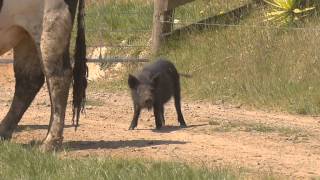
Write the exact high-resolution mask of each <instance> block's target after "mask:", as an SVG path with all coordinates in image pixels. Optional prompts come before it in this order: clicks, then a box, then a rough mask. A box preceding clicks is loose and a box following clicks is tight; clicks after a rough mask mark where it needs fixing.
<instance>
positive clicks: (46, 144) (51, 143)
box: [40, 136, 63, 152]
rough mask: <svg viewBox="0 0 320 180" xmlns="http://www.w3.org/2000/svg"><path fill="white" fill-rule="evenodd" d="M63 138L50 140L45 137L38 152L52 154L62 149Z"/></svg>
mask: <svg viewBox="0 0 320 180" xmlns="http://www.w3.org/2000/svg"><path fill="white" fill-rule="evenodd" d="M62 140H63V138H55V139H54V138H51V137H49V136H47V138H46V139H45V140H44V141H43V142H42V145H41V146H40V150H41V151H42V152H53V151H58V150H60V149H61V147H62Z"/></svg>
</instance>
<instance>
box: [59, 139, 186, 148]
mask: <svg viewBox="0 0 320 180" xmlns="http://www.w3.org/2000/svg"><path fill="white" fill-rule="evenodd" d="M186 143H188V142H183V141H165V140H125V141H121V140H120V141H69V142H65V143H64V144H63V146H64V147H65V148H69V149H71V150H88V149H118V148H124V147H128V148H130V147H148V146H156V145H164V144H186Z"/></svg>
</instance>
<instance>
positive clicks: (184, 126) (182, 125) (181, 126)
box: [180, 124, 188, 128]
mask: <svg viewBox="0 0 320 180" xmlns="http://www.w3.org/2000/svg"><path fill="white" fill-rule="evenodd" d="M187 127H188V126H187V125H186V124H180V128H187Z"/></svg>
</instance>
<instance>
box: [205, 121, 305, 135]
mask: <svg viewBox="0 0 320 180" xmlns="http://www.w3.org/2000/svg"><path fill="white" fill-rule="evenodd" d="M209 125H211V126H213V128H212V130H213V131H214V132H234V131H244V132H257V133H277V134H279V135H281V136H285V137H291V136H292V137H294V139H293V140H297V139H298V138H306V137H308V136H310V134H309V133H308V132H306V131H305V130H303V129H300V128H295V127H285V126H273V125H269V124H264V123H255V122H244V121H238V120H234V121H229V120H227V121H226V120H224V119H211V120H210V121H209Z"/></svg>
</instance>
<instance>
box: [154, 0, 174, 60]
mask: <svg viewBox="0 0 320 180" xmlns="http://www.w3.org/2000/svg"><path fill="white" fill-rule="evenodd" d="M167 4H168V3H167V2H166V0H154V12H153V29H152V53H153V54H156V53H157V52H158V50H159V49H160V46H161V42H162V41H163V37H162V34H163V33H169V32H171V31H172V22H173V10H168V11H165V9H167V7H166V5H167Z"/></svg>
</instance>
